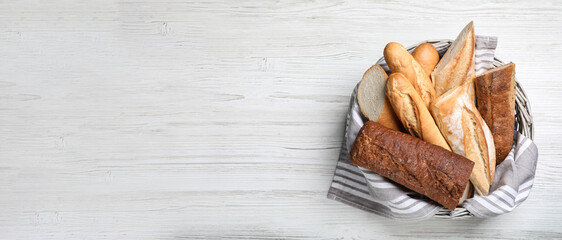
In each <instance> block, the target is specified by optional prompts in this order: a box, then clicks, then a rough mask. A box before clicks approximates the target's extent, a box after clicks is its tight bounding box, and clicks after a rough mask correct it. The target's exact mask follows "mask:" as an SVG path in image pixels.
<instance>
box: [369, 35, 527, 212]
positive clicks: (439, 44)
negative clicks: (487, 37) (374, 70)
mask: <svg viewBox="0 0 562 240" xmlns="http://www.w3.org/2000/svg"><path fill="white" fill-rule="evenodd" d="M426 42H427V43H430V44H432V45H433V46H434V47H435V49H437V52H439V57H443V54H445V52H446V51H447V49H448V48H449V46H450V45H451V43H452V42H453V41H452V40H450V39H444V40H428V41H425V42H420V43H418V44H415V45H412V46H410V47H408V48H406V49H407V50H408V52H410V53H412V51H414V49H415V48H416V47H417V46H419V45H420V44H422V43H426ZM377 64H379V65H381V67H383V69H384V70H385V71H386V72H387V73H390V70H389V68H388V65H387V64H386V62H385V60H384V57H382V58H380V59H379V60H378V61H377ZM504 64H505V63H504V62H503V61H501V60H500V59H497V58H495V57H494V62H493V65H494V67H499V66H501V65H504ZM515 85H516V86H515V92H516V94H515V95H516V97H515V131H517V132H519V133H521V134H523V135H524V136H526V137H528V138H530V139H531V140H533V137H534V129H533V117H532V115H531V104H530V103H529V100H528V98H527V95H526V94H525V91H523V88H521V85H520V84H519V82H518V81H517V78H516V79H515ZM472 216H473V215H472V214H471V213H470V212H469V211H468V210H467V209H465V208H463V207H457V208H455V210H453V211H451V210H448V209H446V210H441V211H439V212H438V213H437V214H435V215H434V217H435V218H448V219H459V218H466V217H472Z"/></svg>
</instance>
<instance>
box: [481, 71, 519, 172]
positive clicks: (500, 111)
mask: <svg viewBox="0 0 562 240" xmlns="http://www.w3.org/2000/svg"><path fill="white" fill-rule="evenodd" d="M474 83H475V86H476V99H477V100H476V102H477V104H478V111H479V112H480V115H482V118H483V119H484V121H485V122H486V124H487V125H488V127H490V130H491V131H492V135H493V136H494V145H495V146H496V163H497V164H500V163H501V162H502V161H503V160H504V159H505V157H507V154H509V152H510V151H511V147H512V146H513V133H514V126H515V64H513V63H509V64H506V65H503V66H500V67H497V68H494V69H491V70H488V71H486V72H484V73H482V74H481V75H478V76H476V78H475V81H474Z"/></svg>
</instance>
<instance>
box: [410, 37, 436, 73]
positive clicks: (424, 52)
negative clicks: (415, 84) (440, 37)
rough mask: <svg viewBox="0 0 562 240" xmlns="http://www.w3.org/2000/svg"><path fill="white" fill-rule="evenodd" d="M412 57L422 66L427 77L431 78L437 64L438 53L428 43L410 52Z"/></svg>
mask: <svg viewBox="0 0 562 240" xmlns="http://www.w3.org/2000/svg"><path fill="white" fill-rule="evenodd" d="M412 57H414V59H415V60H416V61H417V62H418V63H419V64H420V65H421V66H422V68H423V70H424V72H425V74H426V75H427V77H430V76H431V73H432V72H433V69H435V66H437V63H438V62H439V53H438V52H437V49H435V47H434V46H433V45H431V44H430V43H422V44H420V45H419V46H418V47H416V49H414V52H412Z"/></svg>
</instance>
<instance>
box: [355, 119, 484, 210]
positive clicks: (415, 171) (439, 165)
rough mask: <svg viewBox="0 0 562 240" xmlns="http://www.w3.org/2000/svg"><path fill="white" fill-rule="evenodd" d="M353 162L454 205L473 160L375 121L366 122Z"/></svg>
mask: <svg viewBox="0 0 562 240" xmlns="http://www.w3.org/2000/svg"><path fill="white" fill-rule="evenodd" d="M350 161H351V163H352V164H355V165H357V166H360V167H363V168H367V169H369V170H371V171H373V172H375V173H378V174H380V175H381V176H383V177H386V178H389V179H390V180H392V181H394V182H397V183H398V184H401V185H403V186H405V187H407V188H409V189H411V190H413V191H415V192H418V193H420V194H423V195H425V196H427V197H429V198H430V199H432V200H434V201H436V202H437V203H439V204H441V205H443V206H445V207H447V208H448V209H451V210H453V209H455V207H456V206H457V203H458V202H459V199H460V198H461V196H462V194H463V192H464V189H465V187H466V185H467V184H468V180H469V177H470V174H471V172H472V168H473V166H474V163H473V162H471V161H470V160H468V159H466V158H464V157H462V156H460V155H458V154H455V153H452V152H450V151H447V150H445V149H443V148H440V147H438V146H435V145H433V144H430V143H427V142H424V141H422V140H420V139H418V138H415V137H412V136H409V135H407V134H405V133H401V132H398V131H394V130H391V129H388V128H385V127H383V126H382V125H380V124H378V123H375V122H373V121H368V122H367V123H365V125H363V127H362V128H361V130H360V131H359V134H358V135H357V138H356V139H355V142H354V144H353V148H352V150H351V153H350Z"/></svg>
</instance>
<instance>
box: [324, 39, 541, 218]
mask: <svg viewBox="0 0 562 240" xmlns="http://www.w3.org/2000/svg"><path fill="white" fill-rule="evenodd" d="M496 43H497V39H496V38H495V37H486V36H477V37H476V51H475V55H476V63H475V67H476V70H477V74H478V73H481V72H484V71H486V70H488V69H491V68H493V65H492V61H493V59H494V50H495V48H496ZM412 49H413V48H410V50H412ZM438 49H439V48H438ZM443 54H444V52H440V55H443ZM378 64H380V65H381V66H382V67H383V68H385V70H387V72H388V67H387V66H386V64H385V63H384V61H379V62H378ZM366 121H367V119H366V118H365V117H364V116H363V115H362V114H361V111H360V109H359V105H358V104H357V87H355V89H354V91H353V94H352V96H351V102H350V107H349V111H348V114H347V121H346V131H345V135H344V141H343V144H342V148H341V152H340V156H339V160H338V163H337V166H336V170H335V173H334V178H333V180H332V184H331V186H330V189H329V191H328V198H330V199H334V200H337V201H340V202H343V203H346V204H348V205H351V206H353V207H356V208H359V209H362V210H365V211H369V212H373V213H376V214H378V215H381V216H385V217H389V218H393V219H398V220H423V219H427V218H431V217H433V216H436V217H438V216H443V215H447V216H450V217H463V216H471V215H474V216H477V217H483V218H484V217H493V216H497V215H500V214H503V213H507V212H510V211H512V210H513V209H514V208H515V207H517V206H519V204H521V202H523V201H524V200H525V199H527V197H528V196H529V193H530V190H531V188H532V186H533V180H534V175H535V169H536V164H537V159H538V150H537V147H536V145H535V144H534V143H533V142H532V141H531V140H530V139H529V138H527V137H525V136H523V135H521V134H519V133H518V134H517V136H516V140H515V143H516V144H514V147H513V149H512V150H511V152H510V153H509V155H508V156H507V158H506V159H505V160H504V161H503V162H502V163H501V164H500V165H498V166H497V167H496V173H495V177H494V181H493V183H492V186H491V189H490V190H491V191H490V194H488V195H487V196H478V195H475V196H474V197H472V198H470V199H468V200H466V201H465V202H464V204H463V208H457V209H455V211H452V212H449V211H448V210H446V209H445V208H443V207H442V206H440V205H439V204H437V203H435V202H433V201H431V200H429V199H427V198H426V197H424V196H422V195H420V194H418V193H415V192H413V191H410V190H408V189H406V188H404V187H402V186H401V185H399V184H396V183H394V182H392V181H390V180H388V179H386V178H384V177H381V176H380V175H378V174H376V173H374V172H371V171H370V170H368V169H364V168H360V167H357V166H355V165H352V164H351V163H350V161H349V151H350V149H351V147H352V145H353V142H354V141H355V138H356V136H357V133H358V132H359V129H360V128H361V127H362V126H363V124H364V123H365V122H366ZM466 210H468V212H467V211H466Z"/></svg>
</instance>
